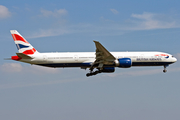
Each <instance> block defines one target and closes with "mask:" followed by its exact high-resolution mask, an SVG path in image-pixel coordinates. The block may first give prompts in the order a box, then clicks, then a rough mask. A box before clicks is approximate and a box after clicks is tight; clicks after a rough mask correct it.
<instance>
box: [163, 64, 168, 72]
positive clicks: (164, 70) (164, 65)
mask: <svg viewBox="0 0 180 120" xmlns="http://www.w3.org/2000/svg"><path fill="white" fill-rule="evenodd" d="M166 67H168V65H164V70H163V72H164V73H166V72H167V70H166Z"/></svg>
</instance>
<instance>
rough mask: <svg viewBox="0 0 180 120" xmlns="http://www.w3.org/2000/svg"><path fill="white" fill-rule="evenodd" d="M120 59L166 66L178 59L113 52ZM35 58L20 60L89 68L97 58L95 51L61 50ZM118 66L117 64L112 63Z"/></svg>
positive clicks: (142, 64) (39, 54) (54, 65)
mask: <svg viewBox="0 0 180 120" xmlns="http://www.w3.org/2000/svg"><path fill="white" fill-rule="evenodd" d="M111 54H112V55H113V56H114V57H115V58H116V59H117V60H118V59H120V58H130V59H131V61H132V66H165V65H168V64H171V63H174V62H176V61H177V59H176V58H175V57H173V56H172V55H171V54H168V53H163V52H111ZM31 57H33V59H21V60H19V61H21V62H26V63H30V64H36V65H41V66H47V67H81V68H88V67H90V66H91V64H92V63H93V62H94V61H95V60H96V55H95V52H61V53H37V54H34V55H31ZM111 66H112V67H116V65H115V64H112V65H111Z"/></svg>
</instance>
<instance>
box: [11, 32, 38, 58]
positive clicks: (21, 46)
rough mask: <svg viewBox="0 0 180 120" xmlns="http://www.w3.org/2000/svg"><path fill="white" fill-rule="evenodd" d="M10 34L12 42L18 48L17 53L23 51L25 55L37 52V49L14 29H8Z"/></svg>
mask: <svg viewBox="0 0 180 120" xmlns="http://www.w3.org/2000/svg"><path fill="white" fill-rule="evenodd" d="M10 32H11V35H12V37H13V39H14V42H15V44H16V46H17V49H18V50H19V53H23V54H25V55H33V54H35V53H38V51H37V50H36V49H35V48H34V47H33V46H32V45H31V44H30V43H28V41H26V39H25V38H24V37H23V36H22V35H20V34H19V33H18V31H16V30H10Z"/></svg>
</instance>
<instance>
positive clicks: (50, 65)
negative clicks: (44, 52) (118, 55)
mask: <svg viewBox="0 0 180 120" xmlns="http://www.w3.org/2000/svg"><path fill="white" fill-rule="evenodd" d="M172 63H173V62H133V63H132V66H163V65H168V64H172ZM37 65H40V66H46V67H90V66H91V63H46V64H37ZM97 66H98V65H95V67H97ZM104 67H115V64H114V65H104Z"/></svg>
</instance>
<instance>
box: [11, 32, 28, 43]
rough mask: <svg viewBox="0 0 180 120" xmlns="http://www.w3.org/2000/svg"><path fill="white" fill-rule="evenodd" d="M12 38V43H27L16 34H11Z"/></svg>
mask: <svg viewBox="0 0 180 120" xmlns="http://www.w3.org/2000/svg"><path fill="white" fill-rule="evenodd" d="M12 37H13V39H14V41H22V42H25V43H28V42H27V41H26V40H25V39H24V38H23V37H21V36H19V35H17V34H12Z"/></svg>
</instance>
